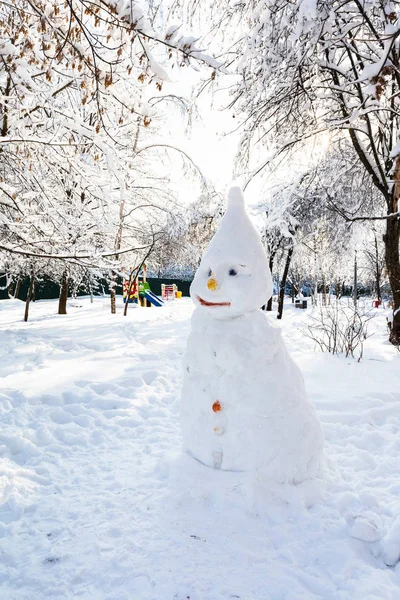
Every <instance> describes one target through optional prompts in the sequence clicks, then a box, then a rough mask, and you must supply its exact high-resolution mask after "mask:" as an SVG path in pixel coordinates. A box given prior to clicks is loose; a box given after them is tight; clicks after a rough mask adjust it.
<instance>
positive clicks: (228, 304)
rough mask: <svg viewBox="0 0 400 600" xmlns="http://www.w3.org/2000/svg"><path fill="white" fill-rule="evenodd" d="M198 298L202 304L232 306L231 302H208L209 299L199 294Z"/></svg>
mask: <svg viewBox="0 0 400 600" xmlns="http://www.w3.org/2000/svg"><path fill="white" fill-rule="evenodd" d="M197 300H198V301H199V302H200V304H201V306H230V305H231V303H230V302H207V300H203V298H200V296H197Z"/></svg>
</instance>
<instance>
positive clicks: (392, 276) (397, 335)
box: [383, 219, 400, 346]
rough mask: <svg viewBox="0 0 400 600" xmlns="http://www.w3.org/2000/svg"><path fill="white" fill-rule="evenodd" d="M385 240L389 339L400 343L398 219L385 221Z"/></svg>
mask: <svg viewBox="0 0 400 600" xmlns="http://www.w3.org/2000/svg"><path fill="white" fill-rule="evenodd" d="M383 239H384V242H385V261H386V268H387V272H388V277H389V282H390V287H391V289H392V295H393V318H392V324H391V328H390V335H389V340H390V342H392V344H394V345H396V346H399V345H400V257H399V242H400V220H399V219H396V220H394V219H391V220H388V221H387V224H386V233H385V235H384V236H383Z"/></svg>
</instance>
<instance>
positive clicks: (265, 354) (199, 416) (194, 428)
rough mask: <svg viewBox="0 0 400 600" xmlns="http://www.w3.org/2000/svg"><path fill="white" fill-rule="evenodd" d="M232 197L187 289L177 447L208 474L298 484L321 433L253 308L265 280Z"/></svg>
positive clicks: (272, 333) (260, 257) (255, 240)
mask: <svg viewBox="0 0 400 600" xmlns="http://www.w3.org/2000/svg"><path fill="white" fill-rule="evenodd" d="M238 194H239V192H238V191H237V190H235V194H234V200H233V202H232V201H231V203H230V205H229V207H228V211H227V213H226V215H225V217H224V219H225V221H224V220H223V222H222V223H221V226H220V229H219V230H218V232H217V233H216V235H215V237H214V239H213V241H212V242H211V245H210V247H209V249H208V251H207V252H206V253H205V255H204V257H203V260H202V264H201V265H200V268H199V271H198V272H197V274H196V277H195V280H194V282H193V284H192V288H191V295H192V298H193V300H194V302H195V303H196V304H197V305H198V306H197V308H196V310H195V312H194V314H193V318H192V330H191V333H190V336H189V339H188V344H187V350H186V355H185V360H184V366H185V376H184V385H183V395H182V410H181V426H182V433H183V443H184V448H185V450H186V451H187V452H188V453H189V454H190V455H191V456H193V458H195V459H197V460H198V461H200V462H202V463H203V464H205V465H207V466H210V467H214V468H219V469H223V470H233V471H256V472H258V473H259V474H261V475H262V476H264V477H265V478H268V479H272V480H274V481H278V482H296V483H297V482H300V481H303V480H304V479H309V478H312V477H314V476H315V475H316V473H317V471H318V468H319V466H320V460H321V453H322V446H323V438H322V433H321V427H320V424H319V421H318V418H317V416H316V413H315V410H314V407H313V406H312V404H311V403H310V402H309V401H308V399H307V396H306V393H305V388H304V382H303V378H302V375H301V373H300V371H299V369H298V367H297V366H296V365H295V363H294V362H293V361H292V359H291V358H290V356H289V355H288V353H287V350H286V348H285V346H284V344H283V340H282V338H281V334H280V330H279V329H278V328H276V327H274V326H272V325H271V324H270V322H269V319H268V317H267V316H266V315H265V314H264V313H263V312H262V311H261V310H258V307H259V306H260V305H261V304H262V303H263V302H264V301H265V300H266V299H267V298H268V294H269V295H270V292H271V290H272V287H271V277H270V273H269V269H268V263H267V260H266V257H265V253H264V251H263V249H262V246H261V242H260V240H259V237H258V234H257V233H256V231H255V229H254V228H253V226H252V224H251V222H250V221H249V219H248V217H247V215H246V213H245V210H244V204H242V201H241V200H240V199H238ZM246 219H247V221H246ZM239 224H240V226H241V227H240V229H238V228H237V226H238V225H239ZM243 228H244V233H243ZM239 234H240V235H243V234H244V235H245V243H243V244H242V246H241V245H240V239H239V237H240V235H239ZM218 236H219V237H218ZM229 238H231V239H232V238H233V240H234V245H233V246H231V247H229V243H227V239H228V240H229ZM249 240H250V242H249ZM257 244H259V247H258V245H257ZM238 246H239V247H238ZM260 250H261V251H260ZM232 253H234V255H235V256H236V259H235V260H232V259H231V260H229V259H228V257H227V254H228V255H230V256H232ZM230 265H233V266H230ZM214 300H215V302H214Z"/></svg>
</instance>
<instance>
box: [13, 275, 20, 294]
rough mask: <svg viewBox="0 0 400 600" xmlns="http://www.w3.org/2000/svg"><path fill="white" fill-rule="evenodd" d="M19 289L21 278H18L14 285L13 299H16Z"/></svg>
mask: <svg viewBox="0 0 400 600" xmlns="http://www.w3.org/2000/svg"><path fill="white" fill-rule="evenodd" d="M20 287H21V277H19V276H18V279H17V283H16V285H15V291H14V298H18V296H19V289H20Z"/></svg>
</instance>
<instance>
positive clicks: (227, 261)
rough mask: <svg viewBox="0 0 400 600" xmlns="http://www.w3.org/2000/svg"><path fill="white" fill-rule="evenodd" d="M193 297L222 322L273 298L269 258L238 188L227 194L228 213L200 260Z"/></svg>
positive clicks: (192, 288) (198, 304)
mask: <svg viewBox="0 0 400 600" xmlns="http://www.w3.org/2000/svg"><path fill="white" fill-rule="evenodd" d="M190 295H191V297H192V300H193V302H194V303H195V304H196V305H197V306H199V307H201V309H204V310H205V311H207V312H208V313H210V314H211V315H212V316H215V317H216V318H222V319H229V318H234V317H238V316H240V315H243V314H245V313H248V312H251V311H253V310H256V309H258V308H260V307H261V306H262V305H263V304H265V302H267V300H268V299H269V298H270V297H271V295H272V279H271V273H270V270H269V265H268V260H267V256H266V254H265V251H264V248H263V246H262V244H261V239H260V235H259V233H258V232H257V230H256V229H255V227H254V225H253V224H252V222H251V221H250V219H249V217H248V215H247V212H246V208H245V205H244V199H243V195H242V192H241V190H240V188H238V187H233V188H231V190H230V192H229V194H228V207H227V209H226V213H225V215H224V216H223V218H222V220H221V223H220V226H219V227H218V230H217V232H216V234H215V235H214V237H213V239H212V240H211V242H210V245H209V247H208V248H207V250H206V252H205V253H204V255H203V258H202V259H201V263H200V266H199V268H198V270H197V272H196V275H195V278H194V280H193V283H192V285H191V288H190Z"/></svg>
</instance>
